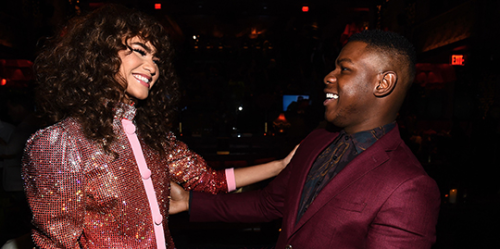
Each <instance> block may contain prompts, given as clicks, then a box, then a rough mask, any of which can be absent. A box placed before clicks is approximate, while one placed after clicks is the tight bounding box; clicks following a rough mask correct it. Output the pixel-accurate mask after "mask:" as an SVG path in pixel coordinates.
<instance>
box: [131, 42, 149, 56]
mask: <svg viewBox="0 0 500 249" xmlns="http://www.w3.org/2000/svg"><path fill="white" fill-rule="evenodd" d="M132 45H138V46H141V47H142V48H143V49H144V50H146V52H148V53H150V54H153V51H152V50H151V49H150V48H149V47H148V46H146V44H144V43H142V42H133V43H132Z"/></svg>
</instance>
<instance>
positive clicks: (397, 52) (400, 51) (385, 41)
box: [349, 29, 417, 83]
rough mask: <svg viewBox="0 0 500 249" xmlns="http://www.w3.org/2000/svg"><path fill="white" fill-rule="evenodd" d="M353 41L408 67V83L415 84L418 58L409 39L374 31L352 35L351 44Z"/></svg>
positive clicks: (386, 32) (390, 33)
mask: <svg viewBox="0 0 500 249" xmlns="http://www.w3.org/2000/svg"><path fill="white" fill-rule="evenodd" d="M352 41H360V42H364V43H366V44H368V47H369V48H372V49H375V50H376V51H377V52H380V53H384V54H386V55H388V56H389V57H391V58H393V59H395V62H397V63H401V65H407V70H408V77H409V78H408V81H409V83H411V82H413V79H414V78H415V74H416V68H415V63H416V60H417V59H416V57H417V56H416V53H415V48H414V47H413V45H412V44H411V43H410V41H408V39H406V38H405V37H403V36H402V35H399V34H396V33H394V32H390V31H382V30H377V29H374V30H364V31H362V32H360V33H356V34H354V35H352V36H351V37H350V38H349V42H352Z"/></svg>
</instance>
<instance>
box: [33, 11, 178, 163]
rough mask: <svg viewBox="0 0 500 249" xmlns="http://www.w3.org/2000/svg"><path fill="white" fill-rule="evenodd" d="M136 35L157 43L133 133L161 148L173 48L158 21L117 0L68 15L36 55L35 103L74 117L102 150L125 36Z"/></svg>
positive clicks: (173, 97)
mask: <svg viewBox="0 0 500 249" xmlns="http://www.w3.org/2000/svg"><path fill="white" fill-rule="evenodd" d="M136 36H137V37H139V38H141V39H142V40H144V41H145V42H150V43H151V44H152V46H153V47H154V48H155V49H156V53H155V57H158V58H160V59H161V62H160V63H159V65H158V67H159V73H160V75H159V78H158V80H157V82H156V83H155V85H154V87H153V88H152V90H151V91H150V93H149V97H148V98H146V99H145V100H142V101H139V102H137V103H136V108H137V114H136V117H135V121H136V125H137V130H138V133H139V134H140V135H141V137H143V138H144V140H145V142H146V144H148V145H149V146H150V147H152V148H153V149H155V150H157V151H158V152H160V153H161V154H163V150H164V149H165V145H166V144H167V143H165V139H166V134H167V132H168V131H169V130H170V124H171V119H172V115H173V110H174V108H175V105H176V103H177V101H178V99H179V93H178V80H177V77H176V74H175V72H174V68H173V65H172V60H173V48H172V45H171V43H170V40H169V38H168V36H167V33H166V31H165V29H164V28H163V27H162V25H161V24H160V23H159V22H157V21H155V20H154V19H152V18H151V17H149V16H147V15H145V14H143V13H141V12H139V11H136V10H132V9H128V8H126V7H124V6H121V5H115V4H109V5H105V6H103V7H101V8H99V9H97V10H96V11H93V12H92V13H90V14H88V15H86V16H83V17H77V18H75V19H73V20H72V21H70V23H69V25H67V26H66V27H65V28H64V29H63V30H62V31H61V32H60V33H59V35H58V36H55V37H54V38H51V39H50V40H48V41H47V45H46V46H45V47H44V48H43V50H42V51H41V53H40V54H39V55H38V56H37V59H36V60H35V65H34V69H35V72H36V75H37V82H38V84H39V85H38V89H37V104H38V105H37V106H38V108H39V110H40V111H41V112H42V113H43V114H45V115H46V117H48V118H49V119H50V120H51V122H54V123H55V122H57V121H60V120H62V119H64V118H66V117H74V118H76V119H78V120H79V122H80V123H81V125H82V127H83V131H84V134H85V136H86V137H87V138H89V139H91V140H93V141H95V142H97V143H100V144H102V145H103V146H104V147H103V148H104V149H105V150H106V151H107V152H110V150H109V145H110V144H111V142H112V141H113V140H114V138H115V134H114V133H113V127H112V124H113V116H114V110H113V109H114V108H115V107H116V106H118V105H119V104H120V103H121V102H122V100H123V99H124V97H125V89H126V86H124V85H123V84H120V82H118V81H117V79H116V78H117V77H116V75H117V73H118V71H119V68H120V65H121V60H120V58H119V56H118V51H120V50H124V49H127V46H126V45H125V44H124V41H127V40H128V39H130V38H133V37H136Z"/></svg>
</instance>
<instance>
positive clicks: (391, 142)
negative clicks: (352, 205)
mask: <svg viewBox="0 0 500 249" xmlns="http://www.w3.org/2000/svg"><path fill="white" fill-rule="evenodd" d="M399 140H400V138H399V130H398V129H397V127H396V128H394V129H393V130H392V131H390V132H389V133H387V134H386V135H385V136H384V137H382V138H381V139H380V140H379V141H377V142H376V143H375V144H373V145H372V146H371V147H370V148H368V149H367V150H366V151H364V152H363V153H361V154H360V155H359V156H357V157H356V158H355V159H354V160H352V161H351V162H350V163H349V164H348V165H347V166H346V167H345V168H344V169H343V170H342V171H341V172H340V173H339V174H338V175H337V176H335V177H334V178H333V179H332V180H331V181H330V182H329V183H328V184H327V185H326V186H325V187H324V188H323V189H322V190H321V192H320V193H319V194H318V196H317V197H316V199H315V200H314V201H313V202H312V203H311V205H310V206H309V208H308V209H307V211H306V212H305V213H304V215H303V216H302V217H301V219H300V220H299V222H298V223H297V225H295V220H296V217H297V212H298V211H297V209H298V202H299V200H300V196H301V194H302V189H303V187H304V183H305V179H306V176H307V174H308V173H309V169H310V168H311V165H312V162H314V159H316V157H317V156H318V155H319V153H321V151H323V149H324V148H323V149H322V150H321V151H320V152H318V153H315V154H316V155H315V157H314V159H313V160H312V161H311V162H310V164H311V165H308V167H307V171H306V172H305V173H304V172H301V174H303V175H304V176H300V185H299V186H300V192H298V193H297V192H296V191H295V188H294V192H293V195H294V198H296V197H297V198H298V200H295V199H294V201H295V202H293V213H291V214H290V215H292V216H293V217H291V219H289V220H291V221H292V220H293V223H291V224H288V225H289V227H290V228H291V229H290V236H291V235H292V234H293V233H294V232H296V231H297V230H298V229H299V228H300V227H301V226H303V225H304V224H305V223H306V222H307V221H308V220H309V219H310V218H311V217H312V216H313V215H314V214H315V213H316V212H318V211H319V210H320V209H321V208H322V207H323V206H324V205H326V204H327V203H328V202H329V201H331V200H332V199H333V198H335V197H336V196H337V195H338V194H339V193H341V192H342V191H343V190H345V189H346V188H348V187H349V186H350V185H352V184H353V183H355V182H357V181H358V180H359V179H360V178H361V177H363V176H364V175H365V174H367V173H368V172H370V171H371V170H373V169H375V168H377V167H379V166H380V165H381V164H383V163H384V162H386V161H387V160H389V156H388V154H387V152H386V151H387V150H390V149H391V148H392V147H393V146H395V145H396V144H395V142H397V141H399ZM332 141H333V140H332ZM297 183H299V182H297Z"/></svg>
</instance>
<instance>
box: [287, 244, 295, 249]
mask: <svg viewBox="0 0 500 249" xmlns="http://www.w3.org/2000/svg"><path fill="white" fill-rule="evenodd" d="M285 248H286V249H293V246H292V245H287V246H286V247H285Z"/></svg>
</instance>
